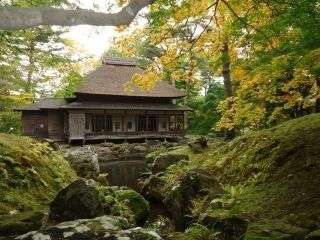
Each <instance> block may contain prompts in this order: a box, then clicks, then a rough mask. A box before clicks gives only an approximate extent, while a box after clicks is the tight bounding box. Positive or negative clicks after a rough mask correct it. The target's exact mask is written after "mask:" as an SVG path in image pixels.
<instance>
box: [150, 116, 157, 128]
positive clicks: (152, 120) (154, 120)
mask: <svg viewBox="0 0 320 240" xmlns="http://www.w3.org/2000/svg"><path fill="white" fill-rule="evenodd" d="M157 130H158V128H157V117H156V116H154V115H151V116H148V131H157Z"/></svg>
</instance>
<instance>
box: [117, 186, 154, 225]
mask: <svg viewBox="0 0 320 240" xmlns="http://www.w3.org/2000/svg"><path fill="white" fill-rule="evenodd" d="M115 194H116V199H117V200H119V201H121V202H124V204H125V205H127V206H128V207H129V208H130V209H131V211H132V212H133V214H134V218H135V221H136V223H138V224H141V223H143V222H145V220H146V218H147V216H148V215H149V212H150V204H149V202H148V201H147V200H146V199H144V197H143V196H141V195H140V194H139V193H137V192H136V191H134V190H131V189H127V190H118V191H116V192H115Z"/></svg>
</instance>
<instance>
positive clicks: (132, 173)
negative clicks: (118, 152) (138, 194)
mask: <svg viewBox="0 0 320 240" xmlns="http://www.w3.org/2000/svg"><path fill="white" fill-rule="evenodd" d="M99 165H100V172H101V173H108V181H109V183H110V185H113V186H127V187H130V188H132V189H134V190H138V186H137V183H138V178H139V175H140V173H142V172H144V170H145V168H146V162H145V160H144V159H133V160H117V161H104V162H100V164H99Z"/></svg>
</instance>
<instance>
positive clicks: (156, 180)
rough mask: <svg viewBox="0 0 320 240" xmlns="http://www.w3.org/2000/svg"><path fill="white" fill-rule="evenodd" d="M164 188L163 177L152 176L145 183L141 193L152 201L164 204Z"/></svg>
mask: <svg viewBox="0 0 320 240" xmlns="http://www.w3.org/2000/svg"><path fill="white" fill-rule="evenodd" d="M164 186H165V181H164V180H163V179H162V178H161V177H159V176H157V175H151V176H150V177H149V178H147V179H146V180H145V181H144V183H143V185H142V189H141V193H142V195H143V196H145V197H146V198H147V199H149V200H151V201H156V202H160V203H162V202H163V200H164V198H165V193H164V192H163V188H164Z"/></svg>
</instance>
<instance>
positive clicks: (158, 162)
mask: <svg viewBox="0 0 320 240" xmlns="http://www.w3.org/2000/svg"><path fill="white" fill-rule="evenodd" d="M181 160H189V156H188V155H187V154H173V153H163V154H160V155H159V156H157V157H155V159H154V162H153V164H152V167H151V170H152V173H153V174H156V173H159V172H164V171H165V170H166V169H167V167H169V166H171V165H173V164H175V163H177V162H179V161H181Z"/></svg>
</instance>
